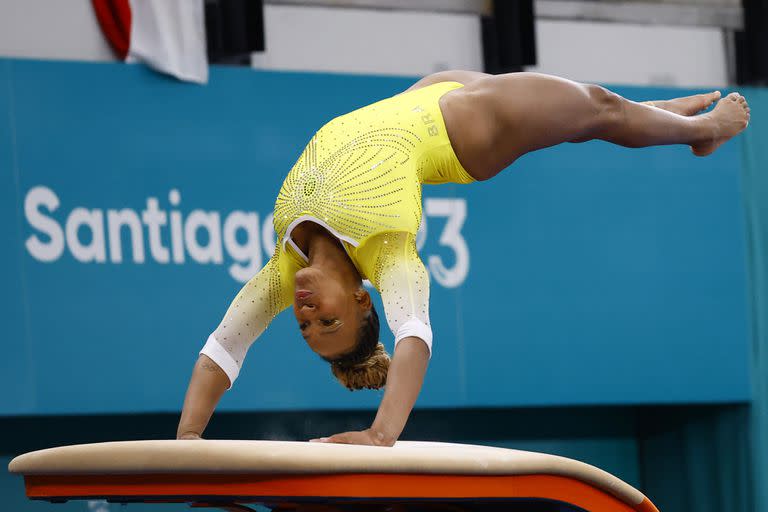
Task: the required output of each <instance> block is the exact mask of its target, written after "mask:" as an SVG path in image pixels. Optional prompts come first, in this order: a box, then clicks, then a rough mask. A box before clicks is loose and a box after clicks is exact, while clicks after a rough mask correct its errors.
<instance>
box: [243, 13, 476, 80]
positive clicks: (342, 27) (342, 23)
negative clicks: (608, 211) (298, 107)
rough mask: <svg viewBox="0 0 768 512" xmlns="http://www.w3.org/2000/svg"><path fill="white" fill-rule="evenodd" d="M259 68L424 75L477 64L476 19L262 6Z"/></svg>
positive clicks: (474, 68) (472, 17) (452, 15)
mask: <svg viewBox="0 0 768 512" xmlns="http://www.w3.org/2000/svg"><path fill="white" fill-rule="evenodd" d="M264 15H265V24H266V45H267V51H266V52H265V53H262V54H256V55H254V58H253V65H254V67H257V68H261V69H283V70H308V71H331V72H351V73H374V74H391V75H424V74H428V73H432V72H434V71H440V70H444V69H451V68H459V69H472V70H480V69H481V68H482V62H483V61H482V45H481V37H480V20H479V18H478V17H477V16H474V15H470V14H446V13H442V14H431V13H423V12H413V11H383V10H370V9H347V8H329V7H298V6H285V5H267V6H266V7H265V13H264Z"/></svg>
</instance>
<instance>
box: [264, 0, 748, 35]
mask: <svg viewBox="0 0 768 512" xmlns="http://www.w3.org/2000/svg"><path fill="white" fill-rule="evenodd" d="M499 1H514V0H499ZM534 1H535V5H534V10H535V13H536V17H537V18H539V19H545V20H582V21H604V22H617V23H637V24H642V25H673V26H699V27H701V26H703V27H720V28H724V29H730V30H741V29H742V28H743V26H744V18H743V11H742V8H741V6H740V5H739V4H738V3H737V2H735V0H709V1H708V2H706V3H702V2H701V0H671V1H674V2H675V3H669V1H670V0H667V1H658V0H656V1H654V0H642V1H606V0H602V1H601V0H534ZM265 3H266V4H271V5H303V6H312V7H347V8H358V9H379V10H400V11H421V12H442V13H464V14H477V15H482V14H488V13H489V12H490V9H491V4H492V3H491V1H490V0H265Z"/></svg>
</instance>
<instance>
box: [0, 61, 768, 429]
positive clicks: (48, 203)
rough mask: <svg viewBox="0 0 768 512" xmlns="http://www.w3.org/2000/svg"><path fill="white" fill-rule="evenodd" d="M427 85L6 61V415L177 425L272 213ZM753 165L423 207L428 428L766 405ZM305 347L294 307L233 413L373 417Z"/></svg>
mask: <svg viewBox="0 0 768 512" xmlns="http://www.w3.org/2000/svg"><path fill="white" fill-rule="evenodd" d="M410 83H411V79H406V78H391V77H390V78H384V77H370V76H343V75H322V74H299V73H276V72H255V71H252V70H243V69H221V68H220V69H213V70H212V74H211V82H210V85H209V86H207V87H200V86H196V85H189V84H182V83H179V82H176V81H173V80H170V79H167V78H164V77H161V76H158V75H156V74H153V73H151V72H149V71H147V70H146V69H144V68H142V67H138V66H125V65H121V64H84V63H61V62H60V63H52V62H32V61H19V60H7V59H6V60H0V233H1V234H2V236H3V240H4V242H5V250H4V251H2V252H0V282H1V283H2V287H1V288H0V310H1V311H2V312H3V313H2V315H3V319H4V320H5V321H4V327H5V335H4V340H5V341H4V348H5V350H4V352H5V357H4V358H3V359H2V363H0V364H2V365H3V367H2V372H0V385H2V388H3V389H5V390H11V392H6V393H3V394H2V395H0V414H2V415H35V414H64V413H78V414H80V413H120V412H153V411H177V410H178V409H179V408H180V406H181V402H182V399H183V394H184V391H185V389H186V384H187V381H188V378H189V374H190V371H191V368H192V365H193V363H194V361H195V359H196V357H197V352H198V350H199V348H200V347H201V346H202V344H203V343H204V341H205V339H206V337H207V336H208V334H209V333H210V332H211V331H212V330H213V329H214V328H215V327H216V325H217V323H218V321H219V320H220V317H221V315H223V313H224V311H225V310H226V308H227V306H228V305H229V301H230V300H231V298H232V297H233V296H234V294H235V293H236V292H237V290H238V289H239V287H240V286H241V284H242V281H244V280H245V279H247V277H248V276H250V275H251V274H253V273H255V272H256V271H257V270H258V268H259V266H260V265H261V263H263V262H264V261H266V258H267V257H268V255H269V253H270V251H271V247H270V246H271V244H273V243H274V238H273V237H274V234H273V233H272V231H271V222H270V213H271V210H272V205H273V203H274V197H275V195H276V193H277V191H278V189H279V186H280V183H281V181H282V179H283V177H284V176H285V174H286V173H287V171H288V170H289V169H290V167H291V166H292V164H293V162H294V161H295V159H296V158H297V157H298V155H299V153H300V152H301V150H302V148H303V146H304V144H305V143H306V142H307V141H308V140H309V138H310V137H311V136H312V134H313V132H314V130H316V129H317V128H319V127H320V126H321V125H322V124H323V123H324V122H326V121H328V120H329V119H331V118H333V117H334V116H336V115H339V114H342V113H345V112H347V111H349V110H352V109H354V108H357V107H359V106H362V105H365V104H367V103H369V102H372V101H375V100H377V99H381V98H383V97H386V96H389V95H392V94H395V93H397V92H399V91H401V90H403V89H405V88H406V87H407V86H408V85H409V84H410ZM616 90H617V92H619V93H620V94H623V95H625V96H627V97H629V98H632V99H636V100H643V99H651V98H655V97H660V98H666V97H670V96H679V95H682V94H686V93H687V92H688V91H682V90H671V89H646V88H627V87H622V88H616ZM756 101H757V103H760V102H762V103H761V104H763V105H768V98H766V97H765V96H764V95H760V96H759V97H758V98H756ZM753 105H754V103H753ZM755 108H759V107H755V106H753V111H754V109H755ZM754 133H755V135H754V136H755V137H757V133H756V132H754ZM757 140H758V139H754V141H757ZM762 140H764V139H762ZM754 141H753V144H757V145H759V143H758V142H754ZM756 151H764V149H762V148H761V149H759V150H756ZM763 161H765V160H763ZM742 163H743V162H742V152H741V148H740V143H739V142H737V141H736V142H732V143H729V144H727V145H725V146H724V147H723V148H722V149H721V150H719V151H718V152H717V153H715V154H714V155H713V156H711V157H709V158H704V159H699V158H696V157H694V156H693V155H692V154H691V153H690V151H689V150H688V148H685V147H661V148H649V149H642V150H637V149H626V148H621V147H617V146H611V145H609V144H606V143H601V142H593V143H588V144H572V145H563V146H559V147H557V148H552V149H549V150H545V151H541V152H538V153H536V154H532V155H528V156H526V157H524V158H523V159H521V160H520V161H519V162H517V163H516V164H515V165H514V166H513V167H512V168H510V169H508V170H506V171H505V172H504V173H503V174H502V175H500V176H499V177H498V178H497V179H494V180H493V181H491V182H485V183H478V184H473V185H471V186H453V185H445V186H436V187H425V191H424V197H425V200H424V201H425V212H426V215H425V228H424V230H423V232H422V243H423V246H422V248H421V251H420V252H421V254H422V258H423V259H424V261H425V263H426V264H427V266H428V268H429V270H430V274H431V279H432V297H433V300H432V303H431V317H432V321H433V326H434V333H435V342H434V357H433V359H432V362H431V367H430V370H429V376H428V380H427V383H426V385H425V389H424V391H423V394H422V396H421V397H420V400H419V404H418V405H419V407H513V406H543V405H587V404H590V405H614V404H682V403H700V404H704V403H744V402H747V401H749V400H750V397H751V396H752V393H753V387H752V381H751V380H750V372H749V365H750V330H749V320H748V313H749V308H748V306H747V297H748V292H747V286H746V285H747V274H746V272H747V268H746V265H745V260H746V255H745V249H744V248H745V245H746V244H745V234H744V233H745V229H744V216H743V205H742V202H741V195H740V194H741V187H742V184H741V181H740V179H741V172H742ZM756 165H757V164H751V163H749V162H747V164H746V167H745V168H746V169H752V168H756V167H755V166H756ZM750 166H752V167H750ZM751 172H752V173H753V174H754V172H755V171H754V170H753V171H751ZM761 179H764V178H761ZM750 204H752V203H750ZM764 206H765V205H764V204H763V207H764ZM763 240H764V239H763ZM755 243H760V242H759V241H757V242H755V241H754V240H753V241H752V244H753V246H754V244H755ZM762 261H763V262H764V260H762ZM763 265H764V263H763ZM752 268H759V265H758V264H756V263H754V262H753V266H752ZM762 268H765V267H764V266H763V267H762ZM762 276H763V277H764V274H762ZM763 281H764V280H763ZM379 307H380V304H379ZM380 310H381V307H380ZM762 330H763V331H764V329H762ZM297 331H298V330H297V327H296V326H295V325H294V320H293V319H292V317H291V315H290V313H289V312H286V313H284V314H283V315H281V316H280V317H279V318H278V319H277V320H276V321H275V322H274V323H273V325H272V327H271V328H270V329H269V330H268V332H267V333H266V334H265V335H264V336H263V338H262V339H261V340H259V341H258V342H257V343H256V344H255V345H254V346H253V347H252V349H251V351H250V353H249V356H248V360H247V361H246V364H245V367H244V370H243V372H242V373H241V377H240V379H239V380H238V382H237V383H236V385H235V387H234V389H233V390H232V391H230V392H229V393H227V395H226V396H225V398H224V400H223V402H222V404H221V406H220V410H224V411H240V410H249V411H252V410H269V411H275V410H295V409H365V408H374V407H375V406H376V405H377V403H378V400H379V397H380V395H379V394H378V393H376V392H361V393H349V392H348V391H346V390H345V389H344V388H342V387H341V386H339V385H338V384H337V383H336V382H335V381H334V380H333V379H332V377H331V375H330V371H329V369H328V366H327V364H325V363H323V362H322V361H321V360H319V359H318V358H317V357H316V356H315V355H314V354H313V353H312V352H311V351H310V350H308V349H307V348H306V347H305V346H304V343H303V341H302V340H301V337H300V336H299V335H298V332H297ZM763 336H764V332H763ZM382 341H384V342H385V344H387V345H388V346H389V347H390V348H391V345H392V336H391V333H389V332H388V331H387V330H386V329H382Z"/></svg>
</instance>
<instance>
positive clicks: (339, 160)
mask: <svg viewBox="0 0 768 512" xmlns="http://www.w3.org/2000/svg"><path fill="white" fill-rule="evenodd" d="M718 100H719V101H718ZM715 102H717V104H716V105H715V107H714V108H713V109H712V110H710V111H707V112H704V113H701V112H702V111H703V110H705V109H707V108H708V107H710V106H711V105H712V104H713V103H715ZM748 122H749V106H748V105H747V102H746V100H745V98H744V97H743V96H741V95H739V94H738V93H731V94H729V95H728V96H726V97H725V98H722V99H720V93H719V92H712V93H708V94H699V95H695V96H688V97H683V98H676V99H672V100H666V101H653V102H645V103H636V102H634V101H630V100H627V99H625V98H623V97H621V96H619V95H618V94H615V93H613V92H611V91H609V90H607V89H605V88H603V87H600V86H598V85H590V84H581V83H576V82H572V81H570V80H566V79H563V78H558V77H554V76H548V75H543V74H538V73H511V74H505V75H497V76H492V75H487V74H484V73H478V72H472V71H444V72H440V73H435V74H433V75H429V76H427V77H425V78H423V79H421V80H419V81H418V82H417V83H416V84H414V85H413V86H411V87H410V88H409V89H408V90H406V91H405V92H403V93H401V94H398V95H396V96H393V97H391V98H388V99H384V100H382V101H379V102H377V103H374V104H372V105H369V106H366V107H363V108H361V109H359V110H355V111H354V112H351V113H349V114H346V115H343V116H340V117H337V118H335V119H333V120H331V121H330V122H329V123H327V124H326V125H325V126H323V127H322V128H321V129H320V130H319V131H318V132H317V133H316V134H315V135H314V136H313V137H312V139H311V140H310V141H309V144H308V145H307V146H306V148H305V149H304V151H303V153H302V154H301V156H300V157H299V160H298V161H297V162H296V164H295V165H294V167H293V168H292V169H291V171H290V172H289V173H288V176H287V177H286V179H285V181H284V182H283V185H282V187H281V189H280V192H279V194H278V197H277V200H276V202H275V209H274V226H275V232H276V234H277V238H278V241H277V245H276V248H275V252H274V256H273V257H272V258H271V259H270V260H269V262H268V263H267V264H266V265H265V266H264V268H263V269H262V270H261V271H260V272H259V273H258V274H257V275H256V276H254V277H253V278H252V279H251V280H250V281H248V283H246V284H245V286H243V288H242V289H241V290H240V292H239V293H238V294H237V296H236V297H235V298H234V300H233V301H232V303H231V305H230V307H229V309H228V310H227V312H226V314H225V315H224V318H223V319H222V321H221V323H220V324H219V326H218V327H217V328H216V330H215V331H214V332H213V333H212V334H211V335H210V336H209V338H208V341H207V342H206V343H205V346H204V347H203V348H202V350H201V351H200V355H199V358H198V360H197V362H196V364H195V367H194V369H193V372H192V377H191V379H190V382H189V387H188V389H187V393H186V397H185V399H184V407H183V410H182V413H181V419H180V421H179V425H178V430H177V438H179V439H199V438H200V436H201V435H202V433H203V431H204V429H205V427H206V426H207V424H208V421H209V420H210V417H211V415H212V414H213V410H214V409H215V407H216V404H217V403H218V401H219V399H220V398H221V396H222V395H223V394H224V392H225V391H226V390H227V389H229V388H231V387H232V383H233V382H234V381H235V379H236V378H237V376H238V373H239V371H240V368H241V367H242V364H243V361H244V359H245V355H246V352H247V350H248V348H249V347H250V345H251V344H252V343H253V341H254V340H255V339H256V338H258V337H259V336H260V335H261V333H262V332H263V331H264V330H265V329H266V328H267V326H268V325H269V323H270V321H271V320H272V318H274V317H275V316H276V315H277V314H278V313H280V312H281V311H283V310H284V309H287V308H288V307H289V306H293V313H294V315H295V316H296V321H297V322H298V327H299V330H300V331H301V335H302V337H303V338H304V340H305V341H306V343H307V345H309V347H310V348H311V349H312V350H313V351H314V352H315V353H317V354H318V355H319V356H320V357H321V358H323V359H324V360H325V361H327V362H328V363H330V366H331V372H332V373H333V375H334V376H335V377H336V378H337V379H338V380H339V381H340V382H341V384H342V385H344V386H346V387H347V388H349V389H350V390H355V389H362V388H369V389H378V388H381V387H384V386H385V384H386V388H385V391H384V395H383V397H382V400H381V404H380V405H379V409H378V412H377V414H376V417H375V419H374V421H373V423H372V425H371V427H370V428H368V429H366V430H363V431H360V432H345V433H342V434H336V435H333V436H331V437H327V438H321V439H318V440H315V441H321V442H334V443H351V444H370V445H378V446H391V445H392V444H394V442H395V441H396V440H397V438H398V437H399V436H400V433H401V432H402V430H403V428H404V426H405V423H406V421H407V419H408V416H409V414H410V412H411V409H412V408H413V405H414V403H415V402H416V398H417V396H418V394H419V391H420V389H421V385H422V382H423V379H424V375H425V373H426V370H427V365H428V362H429V359H430V356H431V353H432V329H431V327H430V321H429V277H428V275H427V272H426V269H425V268H424V265H423V264H422V262H421V260H420V259H419V256H418V254H417V251H416V233H417V230H418V228H419V223H420V220H421V186H422V184H440V183H461V184H468V183H472V182H474V181H484V180H488V179H491V178H493V177H494V176H495V175H496V174H498V173H499V172H501V171H502V170H503V169H505V168H506V167H508V166H509V165H510V164H512V163H513V162H514V161H515V160H517V159H518V158H520V157H521V156H523V155H524V154H526V153H529V152H531V151H535V150H537V149H541V148H546V147H549V146H554V145H556V144H560V143H563V142H585V141H589V140H594V139H599V140H604V141H608V142H612V143H614V144H619V145H621V146H626V147H630V148H639V147H646V146H657V145H665V144H686V145H688V146H690V147H691V150H692V151H693V153H694V154H695V155H698V156H706V155H709V154H711V153H712V152H713V151H715V150H716V149H717V148H718V147H719V146H720V145H721V144H723V143H725V142H726V141H727V140H729V139H730V138H732V137H734V136H735V135H737V134H738V133H739V132H741V131H742V130H744V129H745V128H746V126H747V123H748ZM364 279H368V280H369V281H370V282H371V284H372V285H373V286H374V287H375V288H376V290H378V292H379V293H380V294H381V298H382V302H383V304H384V311H385V314H386V320H387V323H388V324H389V327H390V328H391V330H392V332H393V334H394V337H395V345H394V351H393V356H392V358H391V360H390V357H389V355H388V354H387V352H386V351H385V349H384V346H383V345H382V344H381V343H380V342H379V317H378V314H377V312H376V309H375V308H374V306H373V303H372V302H371V297H370V295H369V293H368V291H367V290H366V289H365V287H364V286H363V280H364Z"/></svg>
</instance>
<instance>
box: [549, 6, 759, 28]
mask: <svg viewBox="0 0 768 512" xmlns="http://www.w3.org/2000/svg"><path fill="white" fill-rule="evenodd" d="M535 8H536V17H537V18H540V19H549V20H552V19H555V20H584V21H606V22H610V21H612V22H621V23H637V24H643V25H675V26H696V27H720V28H726V29H732V30H741V29H742V28H743V26H744V18H743V11H742V8H741V6H739V5H711V4H710V5H701V4H692V3H688V4H683V3H676V4H672V3H659V2H647V1H645V2H643V1H640V2H628V1H624V2H601V1H595V0H592V1H573V0H536V5H535Z"/></svg>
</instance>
